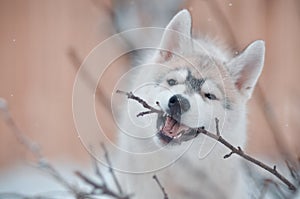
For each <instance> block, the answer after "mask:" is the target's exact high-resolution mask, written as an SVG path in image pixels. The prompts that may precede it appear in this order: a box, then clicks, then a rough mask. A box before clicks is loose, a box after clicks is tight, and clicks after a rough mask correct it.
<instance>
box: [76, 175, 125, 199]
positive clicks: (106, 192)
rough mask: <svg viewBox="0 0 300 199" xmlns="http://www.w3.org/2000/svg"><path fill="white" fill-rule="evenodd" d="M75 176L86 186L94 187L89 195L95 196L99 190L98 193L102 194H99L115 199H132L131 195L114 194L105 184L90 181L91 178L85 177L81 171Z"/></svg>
mask: <svg viewBox="0 0 300 199" xmlns="http://www.w3.org/2000/svg"><path fill="white" fill-rule="evenodd" d="M75 174H76V175H77V176H78V177H79V178H80V179H81V180H83V181H84V182H85V183H86V184H88V185H90V186H92V188H93V191H92V192H91V193H89V195H94V194H95V192H96V191H97V190H98V191H100V192H101V193H99V194H101V195H106V196H111V197H113V198H115V199H130V196H129V195H122V194H118V193H116V192H114V191H113V190H111V189H110V188H108V187H107V186H106V185H104V184H98V183H97V182H95V181H94V180H92V179H90V178H89V177H87V176H86V175H84V174H83V173H81V172H80V171H76V172H75ZM99 194H98V195H99Z"/></svg>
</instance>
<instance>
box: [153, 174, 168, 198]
mask: <svg viewBox="0 0 300 199" xmlns="http://www.w3.org/2000/svg"><path fill="white" fill-rule="evenodd" d="M153 179H154V180H155V182H156V183H157V184H158V186H159V188H160V189H161V191H162V193H163V194H164V199H169V197H168V194H167V192H166V190H165V188H164V187H163V186H162V185H161V183H160V181H159V179H158V178H157V176H156V175H154V176H153Z"/></svg>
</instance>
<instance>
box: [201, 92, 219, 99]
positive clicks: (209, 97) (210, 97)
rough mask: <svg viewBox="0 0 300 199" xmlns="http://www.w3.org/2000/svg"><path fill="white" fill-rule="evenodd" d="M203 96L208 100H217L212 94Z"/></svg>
mask: <svg viewBox="0 0 300 199" xmlns="http://www.w3.org/2000/svg"><path fill="white" fill-rule="evenodd" d="M204 96H205V97H206V98H208V99H210V100H217V99H218V98H217V97H216V96H215V95H214V94H211V93H205V94H204Z"/></svg>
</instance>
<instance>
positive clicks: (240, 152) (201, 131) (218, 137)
mask: <svg viewBox="0 0 300 199" xmlns="http://www.w3.org/2000/svg"><path fill="white" fill-rule="evenodd" d="M118 92H119V93H123V94H126V95H127V97H128V98H129V99H134V100H136V101H137V102H138V103H140V104H142V105H143V107H145V108H147V109H149V110H156V111H155V113H158V114H162V111H161V110H157V109H155V108H153V107H152V106H150V105H149V104H147V102H146V101H144V100H143V99H141V98H140V97H137V96H135V95H133V94H132V92H129V93H128V92H124V91H118ZM218 128H219V127H218V119H216V129H217V130H216V131H217V132H219V130H218ZM195 130H197V134H204V135H206V136H208V137H210V138H212V139H214V140H217V141H218V142H219V143H221V144H223V145H224V146H225V147H227V148H228V149H230V151H231V152H230V153H229V154H228V155H225V156H224V158H229V157H230V156H231V155H232V154H237V155H239V156H241V157H242V158H244V159H245V160H247V161H249V162H251V163H253V164H255V165H257V166H259V167H261V168H262V169H264V170H266V171H268V172H269V173H271V174H273V175H274V176H276V177H277V178H278V179H279V180H280V181H282V182H283V183H284V184H286V185H287V186H288V188H289V189H290V190H292V191H296V190H297V188H296V186H295V185H293V183H292V182H290V181H289V180H288V179H287V178H285V177H284V176H283V175H282V174H280V173H279V172H278V171H277V169H276V166H274V167H273V168H272V167H270V166H268V165H266V164H264V163H263V162H261V161H259V160H257V159H255V158H253V157H251V156H249V155H247V154H246V153H245V152H244V151H243V150H242V149H241V147H239V146H238V147H234V146H233V145H232V144H230V143H229V142H228V141H227V140H225V139H224V138H223V137H222V136H221V135H220V133H216V134H215V133H211V132H209V131H207V130H205V129H204V128H203V127H200V128H197V129H195Z"/></svg>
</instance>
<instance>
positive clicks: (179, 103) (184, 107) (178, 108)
mask: <svg viewBox="0 0 300 199" xmlns="http://www.w3.org/2000/svg"><path fill="white" fill-rule="evenodd" d="M168 106H169V108H170V111H171V113H172V112H173V113H174V112H176V114H178V112H179V114H181V113H184V112H186V111H188V110H189V109H190V107H191V105H190V103H189V101H188V100H187V99H186V98H184V97H183V96H182V95H173V96H172V97H171V98H170V99H169V104H168Z"/></svg>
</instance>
